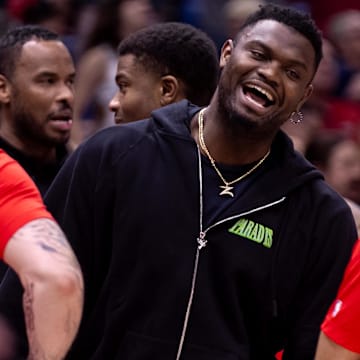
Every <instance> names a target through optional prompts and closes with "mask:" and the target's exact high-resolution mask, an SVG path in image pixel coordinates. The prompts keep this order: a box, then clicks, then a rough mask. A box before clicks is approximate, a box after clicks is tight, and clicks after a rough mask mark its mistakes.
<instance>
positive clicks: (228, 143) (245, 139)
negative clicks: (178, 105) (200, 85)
mask: <svg viewBox="0 0 360 360" xmlns="http://www.w3.org/2000/svg"><path fill="white" fill-rule="evenodd" d="M198 115H199V113H198V114H197V115H196V116H195V117H194V119H193V120H194V121H192V127H191V131H192V135H193V137H194V139H195V141H196V142H197V143H198V144H199V127H198ZM203 123H204V127H203V137H204V141H205V143H206V147H207V148H208V150H209V152H210V154H211V155H212V157H213V158H214V160H215V161H216V162H217V163H222V164H226V165H245V164H249V163H253V162H255V161H258V160H259V159H261V158H262V157H263V156H265V154H266V153H267V152H268V151H269V149H270V147H271V142H264V141H259V139H258V138H257V137H251V136H249V134H248V132H246V131H241V129H236V131H234V129H233V128H230V127H229V126H224V125H225V124H226V123H227V121H226V120H224V119H221V115H220V114H219V112H218V111H217V109H216V107H215V106H213V107H211V105H210V106H209V107H208V108H207V109H206V110H205V111H204V113H203ZM200 148H201V147H200ZM205 155H206V154H205Z"/></svg>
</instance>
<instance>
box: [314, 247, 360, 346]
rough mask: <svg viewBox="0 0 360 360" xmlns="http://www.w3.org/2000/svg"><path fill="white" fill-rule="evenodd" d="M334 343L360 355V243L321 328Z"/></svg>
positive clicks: (355, 249)
mask: <svg viewBox="0 0 360 360" xmlns="http://www.w3.org/2000/svg"><path fill="white" fill-rule="evenodd" d="M321 329H322V331H323V332H324V333H325V334H326V335H327V336H328V337H329V338H330V339H331V340H332V341H334V342H335V343H337V344H338V345H341V346H342V347H344V348H345V349H347V350H350V351H353V352H356V353H360V341H359V335H360V241H359V240H358V241H357V243H356V245H355V247H354V251H353V254H352V257H351V260H350V262H349V264H348V266H347V268H346V271H345V274H344V278H343V280H342V283H341V285H340V288H339V292H338V294H337V297H336V299H335V301H334V303H333V304H332V306H331V307H330V309H329V311H328V313H327V315H326V317H325V320H324V322H323V324H322V327H321Z"/></svg>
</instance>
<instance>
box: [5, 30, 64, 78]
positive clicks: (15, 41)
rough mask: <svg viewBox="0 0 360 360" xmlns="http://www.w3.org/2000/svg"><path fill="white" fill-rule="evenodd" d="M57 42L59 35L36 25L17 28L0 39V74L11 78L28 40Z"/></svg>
mask: <svg viewBox="0 0 360 360" xmlns="http://www.w3.org/2000/svg"><path fill="white" fill-rule="evenodd" d="M33 39H37V40H45V41H50V40H59V35H58V34H56V33H54V32H53V31H50V30H48V29H45V28H43V27H41V26H36V25H24V26H17V27H15V28H12V29H9V30H8V31H7V32H6V33H5V34H4V35H2V36H1V37H0V74H3V75H5V76H6V77H7V78H9V77H11V76H12V74H13V72H14V69H15V67H16V62H17V60H18V58H19V57H20V54H21V50H22V47H23V45H24V44H25V43H27V42H28V41H30V40H33Z"/></svg>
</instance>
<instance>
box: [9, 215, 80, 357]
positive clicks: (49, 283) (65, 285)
mask: <svg viewBox="0 0 360 360" xmlns="http://www.w3.org/2000/svg"><path fill="white" fill-rule="evenodd" d="M4 260H5V261H6V262H7V263H8V264H9V266H11V267H12V268H13V269H14V270H15V271H16V272H17V274H18V276H19V278H20V280H21V283H22V285H23V287H24V298H23V307H24V313H25V322H26V329H27V335H28V340H29V360H30V359H31V360H32V359H36V360H45V359H46V360H47V359H51V360H55V359H56V360H57V359H63V358H64V356H65V355H66V353H67V351H68V350H69V348H70V346H71V344H72V341H73V339H74V337H75V335H76V332H77V330H78V327H79V323H80V319H81V314H82V306H83V279H82V275H81V271H80V267H79V264H78V262H77V260H76V258H75V255H74V253H73V251H72V250H71V248H70V246H69V244H68V242H67V240H66V238H65V235H64V234H63V232H62V231H61V229H60V227H59V226H58V225H57V224H56V223H55V222H54V221H53V220H50V219H37V220H33V221H31V222H29V223H28V224H26V225H25V226H23V227H22V228H20V229H19V230H18V231H17V232H16V233H15V234H14V235H13V236H12V237H11V239H10V241H9V243H8V244H7V246H6V248H5V253H4Z"/></svg>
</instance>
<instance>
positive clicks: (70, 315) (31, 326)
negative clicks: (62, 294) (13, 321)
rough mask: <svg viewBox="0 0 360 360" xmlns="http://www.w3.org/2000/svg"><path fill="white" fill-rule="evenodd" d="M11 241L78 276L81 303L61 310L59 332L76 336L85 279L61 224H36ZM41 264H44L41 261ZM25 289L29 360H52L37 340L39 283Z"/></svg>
mask: <svg viewBox="0 0 360 360" xmlns="http://www.w3.org/2000/svg"><path fill="white" fill-rule="evenodd" d="M11 241H18V242H20V241H21V242H23V243H24V244H26V247H28V248H32V249H34V248H35V249H36V248H37V250H36V252H37V253H39V250H40V256H41V251H43V252H45V253H46V254H47V256H46V259H47V261H48V260H49V258H50V260H51V262H52V261H54V262H53V266H60V267H61V269H62V270H63V271H64V272H65V273H71V275H72V276H74V275H75V276H76V278H77V280H78V281H77V285H78V288H79V293H81V296H79V302H78V304H77V305H76V306H72V307H71V308H70V306H69V307H68V308H63V309H62V311H63V312H64V317H63V322H62V323H61V325H60V326H61V327H63V328H62V329H61V328H60V329H61V330H60V331H63V333H64V334H75V332H76V330H77V326H78V323H79V321H78V320H79V313H81V307H82V293H83V283H82V275H81V271H80V266H79V264H78V261H77V259H76V257H75V255H74V253H73V251H72V249H71V247H70V245H69V243H68V241H67V240H66V237H65V235H64V233H63V232H62V230H61V229H60V227H59V226H58V224H57V223H55V222H54V221H52V220H50V219H38V220H34V221H32V222H30V223H28V224H27V225H25V226H24V227H22V228H21V229H20V230H18V231H17V232H16V233H15V235H14V236H13V238H12V239H11ZM30 261H36V260H30ZM39 261H41V260H40V259H39ZM23 285H24V296H23V306H24V314H25V322H26V327H27V333H28V340H29V349H30V353H29V357H28V360H35V359H36V360H40V359H41V360H43V359H44V360H45V359H50V357H49V355H48V354H45V353H44V351H43V346H42V345H43V344H40V340H39V339H38V338H37V331H36V330H37V329H36V318H35V315H36V314H35V312H34V299H35V301H36V290H35V289H36V283H35V281H32V282H25V283H24V284H23ZM64 306H66V305H64ZM52 355H54V354H52ZM51 359H60V357H58V356H56V355H55V356H54V357H51Z"/></svg>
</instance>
